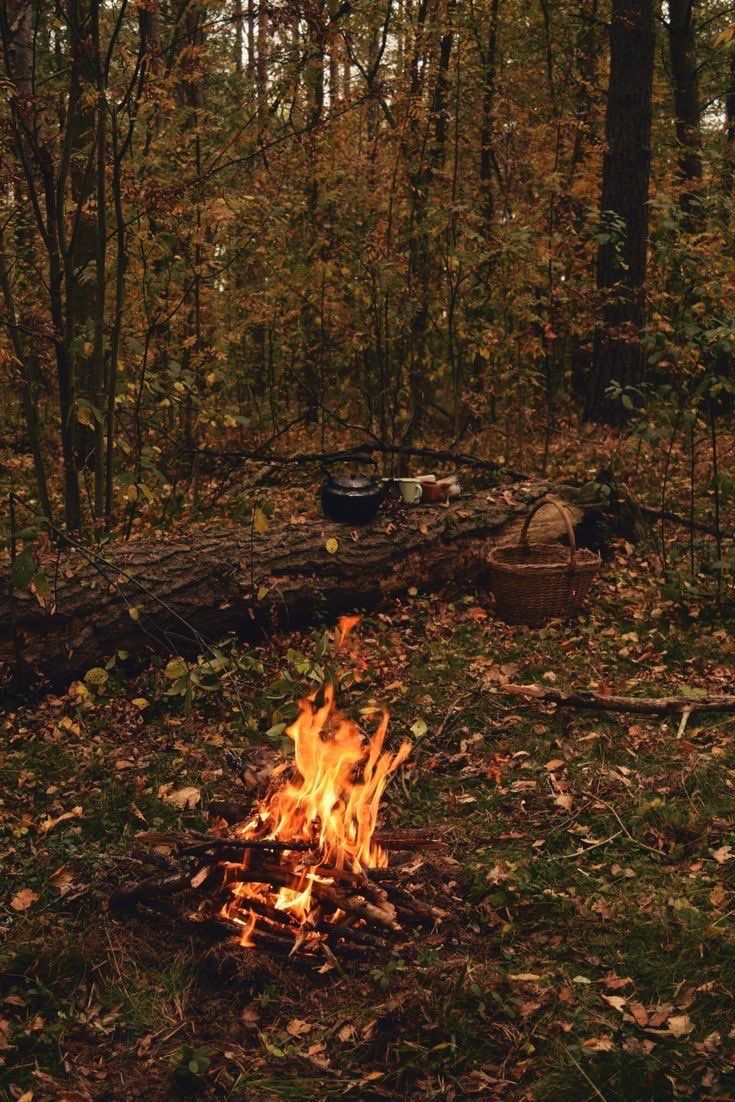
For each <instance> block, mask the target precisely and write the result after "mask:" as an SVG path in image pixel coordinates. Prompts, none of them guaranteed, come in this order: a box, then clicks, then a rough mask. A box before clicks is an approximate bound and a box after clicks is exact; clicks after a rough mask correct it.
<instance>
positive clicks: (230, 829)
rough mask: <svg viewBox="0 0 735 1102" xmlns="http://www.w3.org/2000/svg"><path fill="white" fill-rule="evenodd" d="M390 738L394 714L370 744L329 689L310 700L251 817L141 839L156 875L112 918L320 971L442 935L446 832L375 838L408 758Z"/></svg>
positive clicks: (126, 893)
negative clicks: (180, 929)
mask: <svg viewBox="0 0 735 1102" xmlns="http://www.w3.org/2000/svg"><path fill="white" fill-rule="evenodd" d="M387 728H388V716H387V714H385V713H384V714H383V715H382V717H381V718H380V720H379V722H378V726H377V729H376V730H375V731H374V732H373V733H372V735H370V736H368V735H366V734H364V733H363V731H362V730H361V729H360V728H359V727H358V726H357V724H356V723H354V722H353V721H352V720H351V719H349V718H348V717H347V716H345V715H343V714H342V713H341V712H339V711H338V710H337V708H336V707H335V701H334V690H333V688H332V686H331V685H328V686H326V687H325V688H324V689H323V690H322V691H320V692H318V693H314V694H313V695H312V696H310V697H308V698H306V699H305V700H302V701H301V704H300V710H299V714H298V716H297V718H296V720H295V721H294V723H293V724H292V725H291V727H290V728H288V730H287V734H288V735H289V737H290V738H291V739H292V740H293V743H294V759H293V762H292V763H291V764H289V763H283V764H282V765H280V766H279V767H278V768H276V769H275V770H274V771H273V774H272V776H271V779H270V786H269V789H268V791H267V792H266V793H265V794H264V796H263V797H262V798H261V799H260V800H258V801H256V802H255V806H253V807H251V806H239V805H237V804H224V803H220V804H219V805H217V804H213V805H212V806H211V807H210V812H211V813H212V814H213V815H214V823H213V825H212V829H211V831H210V832H209V833H181V832H176V831H174V832H170V831H169V832H161V831H159V832H156V831H153V832H147V833H145V834H141V835H139V836H138V839H137V845H138V852H139V854H140V855H141V860H142V861H143V862H144V863H146V864H149V865H150V864H153V865H155V866H157V868H158V872H157V873H156V874H155V875H150V876H147V877H145V878H144V879H142V880H136V881H132V882H130V883H126V884H123V885H122V886H121V887H119V888H118V889H117V891H116V892H115V893H114V895H113V897H112V899H111V907H112V909H114V910H116V911H118V912H120V911H130V910H136V911H138V912H139V913H143V914H148V915H150V916H152V917H157V918H159V919H160V917H161V916H166V917H167V918H169V919H172V920H176V921H177V922H179V923H183V924H185V925H186V926H187V927H190V928H192V929H195V930H197V931H198V932H199V933H200V934H203V935H206V936H209V937H210V938H221V939H223V940H229V941H232V942H234V943H236V944H239V946H241V947H242V948H243V949H248V950H253V949H257V950H259V951H260V950H267V951H268V952H270V953H273V954H276V955H285V956H289V957H294V956H298V957H299V958H301V959H309V960H318V961H319V962H320V963H321V964H322V965H324V963H325V961H324V958H325V957H326V958H327V959H328V960H330V961H332V962H334V961H336V960H337V955H339V956H340V957H343V958H352V959H357V960H359V959H365V958H367V959H370V957H371V956H372V957H374V956H375V953H376V952H377V951H379V950H386V949H388V948H390V947H392V946H395V945H396V944H397V943H400V942H401V941H404V942H405V941H406V940H407V939H409V938H411V937H412V936H413V932H414V931H415V930H416V929H418V928H423V929H424V930H426V929H427V928H429V929H431V928H437V927H439V926H441V924H442V923H444V922H445V920H446V918H447V910H446V905H445V906H442V905H440V903H439V902H438V900H439V899H441V898H442V896H443V897H444V901H446V899H447V898H448V897H449V896H450V895H451V883H452V881H451V878H450V879H449V884H446V883H445V882H444V879H443V878H442V875H441V873H440V871H439V867H438V863H436V862H435V863H434V864H431V863H430V860H429V858H430V857H431V855H432V854H433V855H434V857H435V858H436V859H437V860H438V861H441V860H442V858H441V854H442V853H443V852H445V851H446V844H445V841H444V839H443V837H442V831H441V830H437V829H434V828H418V829H401V828H396V829H378V814H379V808H380V799H381V797H382V795H383V792H384V790H385V787H386V785H387V783H388V781H389V778H390V776H391V774H392V773H394V772H395V771H396V770H397V769H399V768H400V766H401V765H402V763H403V762H404V761H405V760H406V758H407V757H408V755H409V753H410V750H411V745H410V743H408V742H404V743H402V744H401V745H400V746H399V747H398V749H397V750H391V749H387V748H385V739H386V734H387ZM241 779H242V778H241ZM443 860H444V861H445V862H447V863H449V867H450V868H451V859H450V858H448V857H444V858H443ZM174 897H176V899H175V900H174Z"/></svg>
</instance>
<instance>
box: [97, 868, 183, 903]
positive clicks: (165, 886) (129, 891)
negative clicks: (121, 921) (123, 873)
mask: <svg viewBox="0 0 735 1102" xmlns="http://www.w3.org/2000/svg"><path fill="white" fill-rule="evenodd" d="M194 876H196V873H191V872H177V873H172V874H171V875H169V876H148V877H146V879H145V880H133V881H128V883H126V884H121V885H120V887H119V888H117V889H116V890H115V891H114V892H113V894H112V896H111V897H110V910H113V911H125V910H130V909H131V908H133V907H134V906H135V905H136V903H138V902H141V901H142V900H144V899H155V898H156V896H160V895H176V894H177V892H184V891H186V890H187V888H191V882H192V879H193V877H194ZM202 887H203V885H200V890H201V888H202Z"/></svg>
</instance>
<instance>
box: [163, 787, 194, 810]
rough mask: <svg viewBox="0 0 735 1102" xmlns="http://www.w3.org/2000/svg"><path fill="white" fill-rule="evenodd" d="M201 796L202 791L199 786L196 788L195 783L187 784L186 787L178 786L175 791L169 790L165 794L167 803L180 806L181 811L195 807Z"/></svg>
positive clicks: (164, 797)
mask: <svg viewBox="0 0 735 1102" xmlns="http://www.w3.org/2000/svg"><path fill="white" fill-rule="evenodd" d="M159 794H160V793H159ZM201 798H202V794H201V792H200V791H199V789H198V788H194V787H193V785H187V786H186V787H185V788H177V789H175V790H174V791H173V792H167V793H166V794H165V795H164V796H163V799H164V800H165V801H166V803H167V804H172V805H173V807H176V808H178V809H179V811H184V810H191V809H192V808H195V807H196V806H197V804H198V803H199V801H200V800H201Z"/></svg>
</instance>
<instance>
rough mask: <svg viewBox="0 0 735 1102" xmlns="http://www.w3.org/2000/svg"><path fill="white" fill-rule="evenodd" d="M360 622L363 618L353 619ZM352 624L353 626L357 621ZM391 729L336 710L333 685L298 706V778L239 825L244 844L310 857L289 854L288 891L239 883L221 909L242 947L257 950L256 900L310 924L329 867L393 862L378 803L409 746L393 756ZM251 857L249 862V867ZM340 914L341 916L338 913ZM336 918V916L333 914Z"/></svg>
mask: <svg viewBox="0 0 735 1102" xmlns="http://www.w3.org/2000/svg"><path fill="white" fill-rule="evenodd" d="M349 619H350V620H355V621H357V620H358V619H359V617H349ZM350 626H353V625H352V624H351V625H350ZM387 729H388V714H387V713H386V712H384V713H383V714H382V718H381V720H380V723H379V725H378V728H377V730H376V731H375V732H374V733H373V734H372V735H371V736H370V737H369V738H366V736H365V735H363V733H362V731H361V730H360V728H359V727H358V726H357V724H356V723H354V722H353V721H352V720H351V719H349V718H348V717H347V716H345V715H343V714H342V713H341V712H339V711H338V710H337V708H336V707H335V700H334V688H333V686H332V685H327V686H326V687H325V689H324V692H323V701H322V702H320V701H319V699H318V694H317V693H313V694H312V695H311V696H309V697H306V698H305V699H304V700H302V701H301V702H300V704H299V713H298V716H297V717H296V719H295V721H294V722H293V724H292V725H291V726H290V727H288V728H287V730H286V734H287V735H288V736H289V738H290V739H291V740H292V741H293V744H294V766H295V768H294V770H293V771H292V776H290V777H289V776H284V774H283V773H281V775H280V776H279V778H278V781H279V783H278V785H277V787H275V788H274V789H273V790H272V791H271V792H270V794H269V795H268V796H267V797H266V798H265V799H264V800H263V802H262V804H261V805H260V806H259V807H258V809H257V811H256V813H255V815H254V816H253V818H252V819H250V820H249V821H248V822H246V823H243V824H240V826H239V827H237V828H236V836H237V837H240V838H243V839H261V840H262V839H268V840H277V841H280V842H293V843H300V844H301V846H300V849H302V850H303V849H304V848H305V847H304V844H306V848H307V852H306V853H298V852H297V851H288V855H289V856H291V857H292V856H293V855H294V854H295V855H296V856H298V857H302V858H303V860H302V861H301V862H300V863H297V864H296V865H294V864H292V863H291V864H289V867H288V873H289V875H288V877H287V879H288V882H289V883H288V886H283V887H280V888H279V889H278V890H276V889H275V888H273V887H272V886H271V885H270V884H267V883H266V884H260V883H251V882H247V883H237V884H235V885H233V887H232V896H231V899H230V900H229V902H228V903H227V904H225V907H224V908H223V910H222V912H221V913H222V914H223V915H224V917H226V918H228V919H230V920H232V921H235V922H236V923H237V924H238V925H242V935H241V944H243V945H252V944H253V938H252V933H253V930H254V928H255V926H256V923H257V921H258V920H257V916H256V915H254V914H252V913H251V912H250V911H249V910H248V907H247V901H248V900H257V901H258V902H260V903H265V904H267V905H268V906H269V907H271V908H275V909H276V910H278V911H283V912H285V913H287V914H289V915H290V916H292V917H293V918H294V919H295V920H296V921H297V922H298V923H300V924H302V925H306V926H308V925H309V924H310V923H311V922H312V920H313V919H314V917H315V912H316V910H317V907H316V905H315V901H314V900H313V898H312V895H313V889H314V885H315V883H317V882H322V883H325V884H327V885H329V884H331V883H333V882H334V881H333V878H332V877H330V869H331V870H332V874H333V875H334V870H335V869H336V870H347V871H349V872H353V873H359V872H361V871H362V870H364V869H368V868H375V867H377V866H385V865H387V863H388V861H387V857H386V855H385V853H384V851H383V850H382V849H381V848H380V846H379V845H377V844H376V843H374V842H373V834H374V832H375V826H376V823H377V818H378V811H379V807H380V800H381V797H382V795H383V792H384V791H385V786H386V784H387V781H388V777H389V775H390V774H391V773H392V772H393V771H394V770H395V769H397V768H398V766H399V765H400V764H401V763H402V762H403V761H405V760H406V757H407V756H408V754H409V752H410V749H411V744H410V743H409V742H404V743H403V744H402V746H401V747H400V748H399V749H398V751H396V752H395V753H392V752H391V751H389V750H385V749H384V748H383V746H384V741H385V735H386V731H387ZM247 861H248V852H247V851H245V856H244V858H243V864H244V865H245V866H246V867H247ZM338 915H339V912H337V916H338ZM332 917H334V916H332Z"/></svg>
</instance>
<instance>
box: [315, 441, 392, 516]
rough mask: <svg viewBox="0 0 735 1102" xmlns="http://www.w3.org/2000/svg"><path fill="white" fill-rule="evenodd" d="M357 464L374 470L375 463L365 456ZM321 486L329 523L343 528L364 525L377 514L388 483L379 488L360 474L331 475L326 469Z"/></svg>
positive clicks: (371, 480) (372, 480) (373, 481)
mask: <svg viewBox="0 0 735 1102" xmlns="http://www.w3.org/2000/svg"><path fill="white" fill-rule="evenodd" d="M356 462H359V463H369V464H370V465H371V467H373V469H376V468H377V464H376V462H375V460H374V459H370V458H368V457H367V456H366V457H365V458H364V459H361V458H358V459H356ZM322 470H323V471H324V482H323V483H322V509H323V510H324V512H325V513H326V515H327V516H328V517H330V519H331V520H338V521H341V522H342V523H343V524H367V523H368V521H371V520H372V519H373V517H374V516H375V515H376V513H377V512H378V509H379V508H380V506H381V505H382V504H383V501H384V500H385V496H386V494H387V493H388V485H389V484H388V483H387V482H384V483H383V484H382V485H381V484H380V483H378V482H376V481H375V480H374V479H372V478H368V477H367V475H363V474H332V473H331V471H329V470H328V469H327V468H326V467H322Z"/></svg>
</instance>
